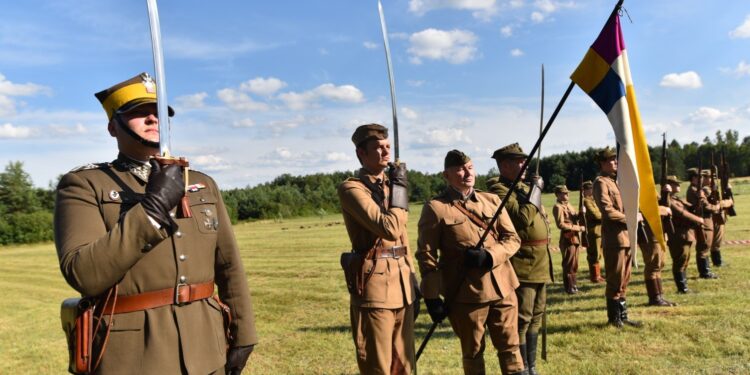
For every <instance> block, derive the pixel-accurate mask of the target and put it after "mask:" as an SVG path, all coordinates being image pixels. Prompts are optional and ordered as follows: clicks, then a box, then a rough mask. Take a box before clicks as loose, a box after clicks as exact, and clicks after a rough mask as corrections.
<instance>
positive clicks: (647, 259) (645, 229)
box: [636, 193, 676, 307]
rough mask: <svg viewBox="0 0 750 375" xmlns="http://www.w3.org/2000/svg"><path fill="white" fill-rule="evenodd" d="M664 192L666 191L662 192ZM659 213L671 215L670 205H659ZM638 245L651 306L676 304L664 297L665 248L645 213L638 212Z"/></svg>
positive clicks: (665, 215)
mask: <svg viewBox="0 0 750 375" xmlns="http://www.w3.org/2000/svg"><path fill="white" fill-rule="evenodd" d="M662 194H664V193H662ZM659 215H660V216H661V218H662V222H664V220H663V218H665V217H667V216H669V215H671V210H670V208H669V207H664V206H659ZM636 238H637V240H638V247H639V248H640V249H641V254H642V255H643V278H644V281H645V284H646V293H647V294H648V305H649V306H662V307H669V306H675V305H676V304H674V303H672V302H669V301H667V300H666V299H664V289H663V288H662V282H661V270H662V269H663V268H664V249H663V248H662V247H661V244H660V243H659V241H658V240H657V239H656V236H655V235H654V231H653V230H652V229H651V225H649V224H648V221H646V220H644V219H643V215H642V214H641V213H640V212H639V213H638V235H637V236H636Z"/></svg>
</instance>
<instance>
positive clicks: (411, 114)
mask: <svg viewBox="0 0 750 375" xmlns="http://www.w3.org/2000/svg"><path fill="white" fill-rule="evenodd" d="M401 113H403V114H404V117H406V118H407V119H409V120H416V119H417V118H419V115H418V114H417V111H415V110H413V109H411V108H409V107H401Z"/></svg>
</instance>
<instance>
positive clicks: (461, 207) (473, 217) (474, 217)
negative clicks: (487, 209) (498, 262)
mask: <svg viewBox="0 0 750 375" xmlns="http://www.w3.org/2000/svg"><path fill="white" fill-rule="evenodd" d="M451 205H452V206H453V207H456V208H457V209H458V210H459V211H461V213H463V214H464V215H466V217H468V218H469V220H470V221H471V222H472V223H474V224H475V225H476V226H478V227H480V228H482V229H483V230H485V231H487V230H489V231H490V234H491V235H492V238H494V239H495V242H497V241H499V237H500V236H499V235H498V233H497V231H496V230H495V228H489V227H488V226H487V223H485V222H484V220H482V219H481V218H479V216H477V215H475V214H474V213H473V212H471V211H469V210H468V209H467V208H466V207H465V206H464V204H463V202H462V203H458V204H456V203H455V202H452V203H451Z"/></svg>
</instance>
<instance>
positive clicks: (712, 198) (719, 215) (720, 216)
mask: <svg viewBox="0 0 750 375" xmlns="http://www.w3.org/2000/svg"><path fill="white" fill-rule="evenodd" d="M702 185H703V188H704V189H705V191H709V192H710V193H708V194H706V197H707V199H708V202H709V203H710V204H712V205H714V206H718V210H717V211H716V212H712V214H711V222H710V224H711V225H712V228H711V229H712V231H711V233H708V232H707V233H706V235H710V236H711V239H710V241H707V242H708V243H710V246H709V247H710V254H711V262H712V263H713V265H714V266H716V267H721V266H722V261H721V242H722V241H724V231H725V228H724V226H725V224H726V222H727V214H726V211H725V210H726V209H727V208H729V207H732V206H733V205H734V201H733V200H731V199H723V200H722V199H720V197H719V191H718V190H717V189H718V187H717V186H716V184H715V182H714V184H711V172H710V171H704V173H703V179H702ZM706 263H708V261H706Z"/></svg>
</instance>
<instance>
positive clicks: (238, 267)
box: [54, 73, 258, 375]
mask: <svg viewBox="0 0 750 375" xmlns="http://www.w3.org/2000/svg"><path fill="white" fill-rule="evenodd" d="M96 97H97V98H98V99H99V101H100V102H101V103H102V106H103V107H104V110H105V111H106V112H107V116H108V118H109V126H108V130H109V133H110V135H112V136H113V137H115V138H116V139H117V145H118V149H119V151H120V153H119V155H118V156H117V159H116V160H114V161H113V162H111V163H101V164H91V165H88V166H85V167H80V168H78V169H75V170H73V171H71V172H70V173H67V174H66V175H64V176H63V177H62V179H61V180H60V183H59V185H58V187H57V201H56V206H55V218H54V226H55V245H56V247H57V254H58V257H59V260H60V269H61V271H62V273H63V276H64V277H65V280H67V282H68V283H69V284H70V285H71V286H72V287H73V288H75V289H76V290H77V291H79V292H80V293H81V294H82V295H84V296H100V295H102V294H103V293H106V292H107V290H109V289H110V288H112V287H116V289H115V291H116V293H117V294H118V297H117V300H116V303H112V301H110V303H109V304H107V305H106V306H105V307H104V310H105V312H107V313H108V314H114V316H113V321H112V325H111V326H110V327H109V328H111V331H110V333H109V340H108V343H107V344H106V351H105V352H104V354H103V357H102V359H101V363H100V365H99V368H98V370H97V373H101V374H114V373H117V374H122V373H128V374H160V375H161V374H208V373H213V374H223V373H225V371H226V372H227V373H230V374H239V373H240V372H241V371H242V368H243V367H244V366H245V363H246V362H247V359H248V357H249V355H250V352H252V350H253V347H254V345H255V344H256V343H257V342H258V339H257V337H256V333H255V322H254V317H253V307H252V303H251V300H250V290H249V289H248V285H247V279H246V276H245V271H244V268H243V265H242V261H241V260H240V254H239V248H238V247H237V242H236V241H235V239H234V234H233V233H232V227H231V225H230V222H229V217H228V215H227V211H226V208H225V207H224V202H223V201H222V198H221V193H220V191H219V188H218V187H217V186H216V183H215V182H214V181H213V180H212V179H211V178H210V177H208V176H207V175H205V174H203V173H200V172H196V171H190V173H189V182H188V183H189V189H188V192H187V193H185V182H184V177H183V172H182V169H181V168H180V167H177V166H174V165H171V166H159V165H158V164H157V163H156V162H154V161H152V162H151V163H149V157H151V156H153V155H157V154H158V152H159V148H158V147H159V143H158V142H159V131H158V127H159V123H158V118H157V116H156V91H155V85H154V82H153V80H152V79H151V77H149V76H148V75H147V74H145V73H143V74H141V75H139V76H136V77H133V78H132V79H129V80H127V81H124V82H122V83H119V84H117V85H115V86H113V87H111V88H109V89H107V90H104V91H101V92H99V93H97V94H96ZM172 113H173V111H172V109H171V108H170V115H171V114H172ZM185 194H187V200H188V202H189V206H190V209H191V210H192V214H193V217H191V218H186V217H184V216H182V215H179V214H178V215H175V212H176V211H177V210H176V206H177V205H178V203H179V202H180V200H181V198H182V196H183V195H185ZM214 286H217V287H218V291H219V296H220V297H221V300H222V301H223V302H224V303H226V304H227V305H228V306H229V307H230V308H231V316H232V320H231V325H230V327H229V330H230V333H231V341H229V342H227V339H226V336H225V327H224V318H223V317H222V310H221V307H220V305H219V304H218V302H217V301H216V300H215V299H213V298H210V297H211V296H212V295H213V293H214ZM104 321H105V322H109V318H108V317H107V316H106V315H105V318H104ZM227 345H229V350H228V351H227Z"/></svg>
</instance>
